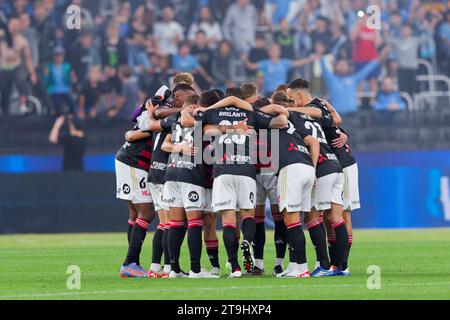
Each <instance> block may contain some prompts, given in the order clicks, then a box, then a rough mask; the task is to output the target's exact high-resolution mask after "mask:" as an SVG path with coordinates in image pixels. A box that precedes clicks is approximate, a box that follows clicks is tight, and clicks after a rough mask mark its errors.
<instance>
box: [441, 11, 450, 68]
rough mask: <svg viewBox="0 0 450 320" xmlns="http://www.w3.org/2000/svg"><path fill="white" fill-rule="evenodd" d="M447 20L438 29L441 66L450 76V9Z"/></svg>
mask: <svg viewBox="0 0 450 320" xmlns="http://www.w3.org/2000/svg"><path fill="white" fill-rule="evenodd" d="M445 18H446V20H445V21H444V22H443V23H442V24H441V25H440V27H439V29H438V38H439V40H440V41H441V46H440V55H441V57H442V58H441V59H439V60H440V62H441V66H442V69H443V71H444V72H445V73H446V74H447V75H448V76H450V9H449V10H448V11H447V14H446V16H445Z"/></svg>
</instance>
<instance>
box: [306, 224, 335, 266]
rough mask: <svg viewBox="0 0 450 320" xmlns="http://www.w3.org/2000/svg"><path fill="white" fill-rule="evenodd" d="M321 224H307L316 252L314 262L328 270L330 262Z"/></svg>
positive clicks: (325, 237)
mask: <svg viewBox="0 0 450 320" xmlns="http://www.w3.org/2000/svg"><path fill="white" fill-rule="evenodd" d="M322 225H323V224H322V223H319V222H318V221H314V222H312V223H309V224H307V228H308V231H309V236H310V238H311V242H312V243H313V245H314V248H315V250H316V261H319V263H320V266H321V267H322V268H324V269H326V270H328V269H330V260H329V259H328V253H327V236H326V234H325V233H323V229H324V228H322Z"/></svg>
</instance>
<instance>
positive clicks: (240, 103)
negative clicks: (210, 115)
mask: <svg viewBox="0 0 450 320" xmlns="http://www.w3.org/2000/svg"><path fill="white" fill-rule="evenodd" d="M229 106H235V107H237V108H239V109H243V110H247V111H254V109H253V107H252V105H251V104H250V103H248V102H247V101H244V100H242V99H239V98H238V97H234V96H230V97H226V98H225V99H222V100H220V101H219V102H217V103H216V104H214V105H212V106H210V107H208V108H207V110H212V109H222V108H225V107H229Z"/></svg>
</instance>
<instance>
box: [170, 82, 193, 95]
mask: <svg viewBox="0 0 450 320" xmlns="http://www.w3.org/2000/svg"><path fill="white" fill-rule="evenodd" d="M178 91H193V92H195V90H194V88H192V87H191V86H190V85H188V84H184V83H180V84H177V85H176V86H175V88H173V91H172V94H173V95H175V93H177V92H178Z"/></svg>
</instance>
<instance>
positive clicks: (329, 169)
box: [291, 113, 342, 178]
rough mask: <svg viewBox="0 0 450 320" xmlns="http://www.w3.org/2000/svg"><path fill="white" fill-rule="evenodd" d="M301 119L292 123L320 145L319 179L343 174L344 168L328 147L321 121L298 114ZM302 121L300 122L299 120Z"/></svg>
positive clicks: (293, 119)
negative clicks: (333, 174)
mask: <svg viewBox="0 0 450 320" xmlns="http://www.w3.org/2000/svg"><path fill="white" fill-rule="evenodd" d="M298 114H299V116H300V117H296V118H292V120H291V121H292V123H293V124H294V126H295V128H296V129H298V130H302V131H303V130H304V131H305V133H306V134H307V135H310V136H312V137H314V138H316V139H317V140H318V141H319V143H320V155H319V161H318V163H317V170H316V176H317V177H318V178H320V177H323V176H326V175H329V174H332V173H340V172H342V167H341V165H340V163H339V160H338V158H337V156H336V155H335V154H334V153H333V151H332V150H331V148H330V146H329V145H328V142H327V139H326V136H325V132H324V131H323V128H322V126H321V124H320V121H319V120H316V119H313V118H311V117H309V116H307V115H305V114H301V113H298ZM300 119H301V120H302V121H299V120H300Z"/></svg>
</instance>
